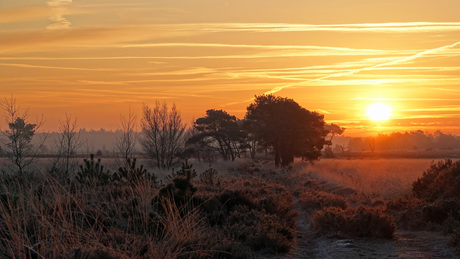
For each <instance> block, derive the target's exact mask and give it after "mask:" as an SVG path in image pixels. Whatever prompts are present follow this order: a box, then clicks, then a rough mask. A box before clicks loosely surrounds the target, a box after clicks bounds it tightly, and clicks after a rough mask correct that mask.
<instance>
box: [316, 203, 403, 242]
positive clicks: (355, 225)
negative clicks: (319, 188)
mask: <svg viewBox="0 0 460 259" xmlns="http://www.w3.org/2000/svg"><path fill="white" fill-rule="evenodd" d="M312 227H313V229H315V230H316V231H318V233H320V234H339V235H345V236H349V237H371V238H393V235H394V231H395V224H394V222H393V218H392V217H390V216H388V215H386V214H384V213H383V212H381V211H379V210H376V209H374V208H369V207H359V208H357V209H351V208H350V209H346V210H343V209H340V208H334V207H330V208H324V209H322V210H319V211H317V212H315V213H314V214H313V217H312Z"/></svg>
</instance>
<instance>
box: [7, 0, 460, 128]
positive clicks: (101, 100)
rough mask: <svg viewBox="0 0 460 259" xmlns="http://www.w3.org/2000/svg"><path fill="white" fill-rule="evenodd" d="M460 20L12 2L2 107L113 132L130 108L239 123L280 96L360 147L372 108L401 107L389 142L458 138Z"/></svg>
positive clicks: (306, 8) (395, 12)
mask: <svg viewBox="0 0 460 259" xmlns="http://www.w3.org/2000/svg"><path fill="white" fill-rule="evenodd" d="M373 2H375V1H373ZM261 7H263V8H262V9H263V10H262V9H261ZM459 9H460V3H457V2H455V1H448V0H442V1H441V2H439V3H436V4H434V3H428V2H423V3H421V2H417V1H407V3H402V1H396V0H389V1H385V2H383V1H381V2H379V3H376V2H375V3H370V2H369V1H361V0H359V1H357V2H356V4H354V5H349V4H345V3H343V1H336V0H333V1H324V2H318V1H312V0H307V1H303V2H302V3H296V4H294V3H285V2H281V1H274V0H269V1H259V0H256V1H247V2H237V1H235V2H226V3H223V2H221V1H202V2H196V3H191V2H189V1H174V2H168V1H147V0H136V1H132V2H121V1H116V0H114V1H105V0H95V1H87V0H81V1H72V0H48V1H45V0H34V1H31V2H30V3H21V4H20V3H18V1H13V0H5V3H4V4H3V5H2V6H0V24H1V25H2V29H1V30H0V38H1V39H2V40H1V41H0V93H1V97H6V96H10V95H11V94H14V96H15V97H16V98H17V99H18V101H19V102H24V103H25V104H27V105H30V106H31V111H34V112H37V113H38V114H41V113H43V114H44V115H45V116H46V117H48V118H49V119H47V121H48V122H49V123H47V127H49V128H50V129H54V128H55V127H56V125H55V124H56V123H55V124H53V123H54V121H56V122H57V121H58V120H59V119H62V118H61V116H62V114H63V112H64V111H67V112H69V113H72V114H75V116H78V117H79V121H80V122H81V123H82V124H87V126H86V127H87V128H101V127H105V128H108V129H111V128H112V129H113V128H115V127H116V126H117V123H118V122H117V118H118V117H119V114H120V113H123V112H124V111H125V109H126V108H127V107H129V106H131V107H136V106H139V107H140V105H142V103H151V102H154V101H155V100H157V99H162V100H167V101H169V102H175V103H176V104H177V105H178V107H179V108H180V109H181V111H182V113H183V115H184V116H185V120H186V121H191V119H192V118H197V117H199V116H202V115H203V114H204V113H205V111H206V110H207V109H212V108H214V109H225V110H227V111H228V112H230V113H232V114H234V115H236V116H237V117H239V118H242V117H243V116H244V113H245V108H246V106H247V105H248V103H249V102H250V101H251V100H252V98H253V97H254V95H260V94H264V93H267V94H268V93H274V94H277V95H281V96H285V97H290V98H294V99H295V100H296V101H298V102H299V103H300V104H301V105H302V106H304V107H306V108H307V109H310V110H315V111H318V112H321V113H323V114H325V119H326V121H328V122H334V123H335V122H337V123H340V124H341V125H342V126H344V127H346V128H347V131H346V132H347V133H348V134H352V135H353V134H369V133H375V132H376V131H374V130H373V128H372V127H373V125H372V123H369V120H368V118H367V117H366V116H365V112H363V111H365V110H366V107H368V106H369V105H371V104H372V103H373V102H377V101H376V100H380V101H381V102H382V101H384V102H388V104H389V105H391V107H393V113H392V116H391V120H389V121H388V122H387V125H386V127H388V129H395V130H417V129H422V130H428V131H432V130H436V129H439V125H440V124H445V125H447V126H446V129H448V130H449V131H451V132H456V133H460V120H459V116H458V114H460V109H458V108H459V107H458V101H459V100H460V90H458V89H460V61H459V60H460V59H459V56H460V19H459V18H458V12H457V11H454V10H459ZM408 10H411V11H410V12H408ZM90 110H91V112H89V111H90ZM57 111H62V114H61V113H59V112H57ZM86 112H89V113H86ZM109 113H111V114H113V115H108V114H109ZM97 117H103V118H112V117H113V118H114V120H115V121H113V122H112V121H109V120H100V119H99V120H98V119H97Z"/></svg>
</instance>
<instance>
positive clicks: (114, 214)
mask: <svg viewBox="0 0 460 259" xmlns="http://www.w3.org/2000/svg"><path fill="white" fill-rule="evenodd" d="M226 166H227V163H220V166H218V168H225V167H226ZM194 168H195V167H194ZM196 168H197V169H196V170H197V171H198V172H203V171H204V170H202V169H200V168H205V169H208V168H209V165H198V166H197V167H196ZM227 170H228V171H227ZM227 170H223V172H229V174H227V176H228V175H248V174H247V171H246V170H248V168H247V165H246V162H244V161H240V162H237V163H235V164H232V165H231V166H228V168H227ZM241 170H243V171H244V172H242V171H241ZM221 174H222V176H223V175H224V173H221V172H217V176H219V175H221ZM56 177H57V178H56ZM58 177H59V176H54V177H53V176H52V175H50V174H48V173H35V174H33V175H24V176H23V177H17V176H16V175H7V174H2V175H0V257H6V258H23V257H26V256H27V255H28V254H31V255H32V256H37V257H38V258H41V257H43V258H248V257H251V256H252V254H253V253H254V251H256V250H261V249H263V250H267V251H269V252H272V253H282V252H287V251H289V249H290V248H291V247H292V246H293V239H294V232H295V231H296V217H297V214H296V212H295V210H294V204H293V200H292V196H291V194H290V193H289V191H288V190H287V189H286V188H284V187H283V186H282V185H279V184H273V183H270V182H267V181H264V180H262V179H260V178H258V177H252V178H251V179H250V180H249V179H247V178H246V180H244V179H236V178H232V179H222V177H219V178H215V179H214V180H215V181H211V182H210V181H205V182H199V179H198V177H197V178H195V179H194V181H193V182H192V183H191V184H192V185H193V186H194V187H196V188H197V189H198V191H197V192H196V193H195V194H194V195H192V196H190V197H188V198H187V199H184V200H181V201H179V202H178V201H175V200H173V199H171V197H168V196H160V195H159V193H160V190H161V186H158V185H157V184H155V183H154V182H152V181H150V180H148V179H142V180H140V181H138V182H136V183H135V184H130V185H121V184H119V183H109V184H102V185H99V186H86V185H84V184H81V183H78V182H77V181H73V180H72V181H68V180H66V179H63V178H58ZM164 179H165V180H164V181H165V182H166V178H164ZM163 186H164V185H163ZM176 188H179V187H177V186H176Z"/></svg>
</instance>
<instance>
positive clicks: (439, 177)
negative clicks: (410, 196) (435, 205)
mask: <svg viewBox="0 0 460 259" xmlns="http://www.w3.org/2000/svg"><path fill="white" fill-rule="evenodd" d="M412 192H413V193H414V196H416V197H418V198H421V199H423V200H426V201H429V202H433V201H435V200H437V199H445V198H453V197H459V195H460V161H457V162H455V163H454V162H452V160H450V159H447V160H444V161H440V162H438V163H437V164H433V165H431V167H430V168H429V169H428V170H427V171H425V172H423V175H422V177H420V178H419V179H417V181H415V182H414V183H413V184H412Z"/></svg>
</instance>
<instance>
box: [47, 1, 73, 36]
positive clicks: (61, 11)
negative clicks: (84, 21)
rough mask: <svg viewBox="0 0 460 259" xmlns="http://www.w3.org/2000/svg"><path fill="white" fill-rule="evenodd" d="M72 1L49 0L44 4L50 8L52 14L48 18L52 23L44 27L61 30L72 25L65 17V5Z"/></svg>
mask: <svg viewBox="0 0 460 259" xmlns="http://www.w3.org/2000/svg"><path fill="white" fill-rule="evenodd" d="M71 3H72V0H49V1H47V2H46V4H47V5H48V6H49V7H50V8H51V9H52V15H51V16H49V18H48V19H49V20H50V21H51V22H52V24H50V25H48V26H47V27H46V28H47V29H48V30H62V29H69V28H70V25H72V24H71V23H70V22H69V21H68V20H67V19H66V18H65V17H64V15H65V14H66V11H67V6H68V5H69V4H71Z"/></svg>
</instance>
